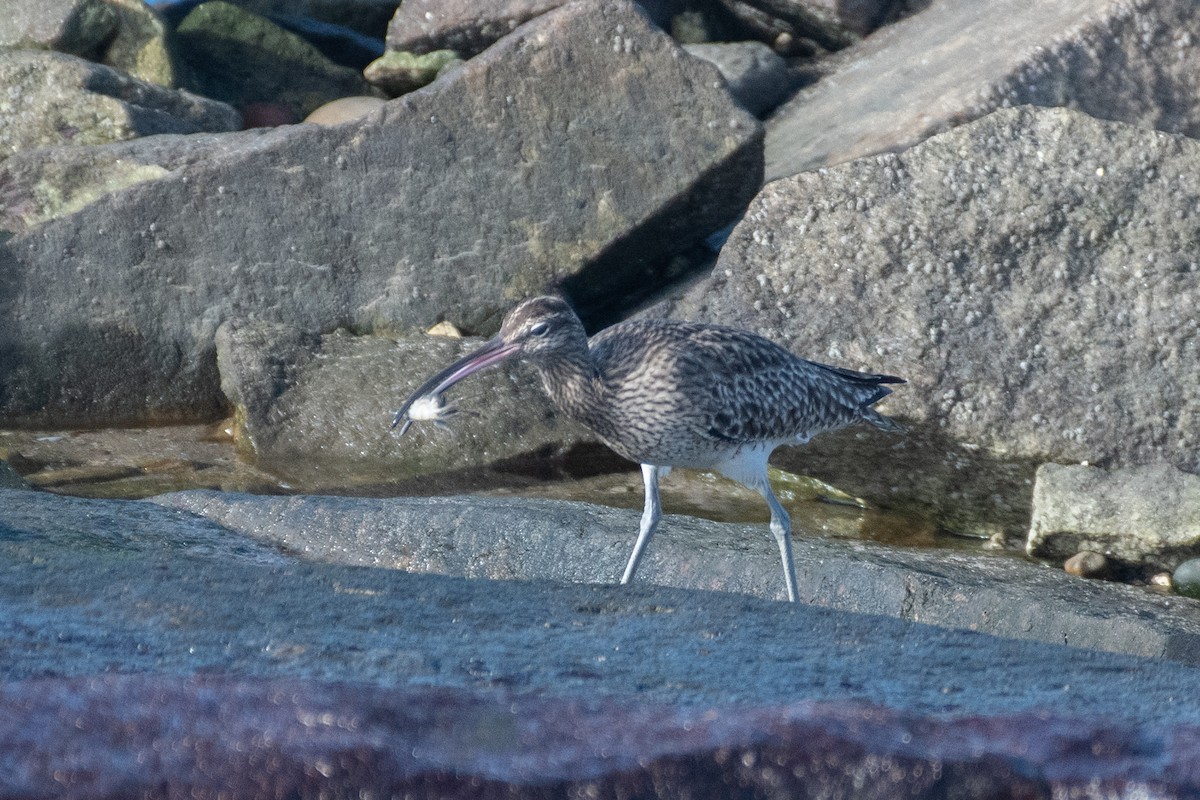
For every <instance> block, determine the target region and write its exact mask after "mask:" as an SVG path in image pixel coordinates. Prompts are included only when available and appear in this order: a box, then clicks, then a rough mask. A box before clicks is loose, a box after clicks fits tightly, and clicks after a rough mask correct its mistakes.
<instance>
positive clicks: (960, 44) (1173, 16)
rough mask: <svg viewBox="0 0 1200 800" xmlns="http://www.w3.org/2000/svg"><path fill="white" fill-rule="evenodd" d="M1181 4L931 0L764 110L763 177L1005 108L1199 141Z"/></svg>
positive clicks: (1195, 23) (1187, 1)
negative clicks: (1076, 113)
mask: <svg viewBox="0 0 1200 800" xmlns="http://www.w3.org/2000/svg"><path fill="white" fill-rule="evenodd" d="M1197 37H1200V17H1197V15H1196V14H1195V4H1194V3H1193V2H1192V0H1162V1H1160V2H1154V3H1133V2H1128V0H1045V1H1044V2H1040V3H1038V4H1037V10H1036V13H1031V12H1030V6H1029V4H1028V2H1027V1H1026V0H934V2H932V3H930V4H929V5H928V7H927V8H925V9H923V10H922V11H921V12H920V13H918V14H915V15H913V16H911V17H909V18H908V19H905V20H902V21H900V22H898V23H896V24H894V25H890V26H888V27H886V28H883V29H882V30H880V31H878V32H877V33H875V34H874V35H873V36H871V37H869V38H867V39H865V40H864V41H863V42H862V43H861V44H858V45H855V46H853V47H851V48H848V49H847V50H845V51H843V52H842V53H839V54H838V56H837V64H836V66H835V67H834V68H833V69H832V71H831V72H830V73H829V74H827V75H826V76H825V77H824V78H822V80H820V81H819V82H818V83H817V84H815V85H814V86H812V87H811V88H809V89H806V90H804V91H802V92H800V93H799V94H798V95H797V96H796V97H795V98H794V99H793V100H792V101H790V102H789V103H787V104H786V105H785V106H783V107H782V108H780V109H779V110H777V111H776V112H775V114H774V115H773V116H772V118H771V121H770V122H769V124H768V129H767V179H768V180H774V179H776V178H781V177H784V176H787V175H794V174H796V173H798V172H803V171H806V170H811V169H813V168H815V167H819V166H824V165H829V164H837V163H841V162H843V161H849V160H851V159H854V158H860V157H862V156H866V155H871V154H874V153H880V152H888V151H895V150H901V149H903V148H905V147H908V146H910V145H912V144H914V143H916V142H919V141H921V140H922V139H924V138H926V137H928V136H931V135H932V134H935V133H938V132H940V131H944V130H946V129H947V128H950V127H952V126H954V125H958V124H961V123H963V122H967V121H970V120H973V119H976V118H978V117H981V116H983V115H985V114H987V113H988V112H990V111H993V110H994V109H997V108H1000V107H1002V106H1014V105H1021V104H1024V103H1031V104H1035V105H1045V106H1070V107H1072V108H1078V109H1081V110H1083V111H1085V112H1087V113H1089V114H1092V115H1094V116H1096V117H1100V118H1102V119H1112V120H1122V121H1126V122H1131V123H1134V124H1137V125H1141V126H1144V127H1154V128H1158V129H1160V130H1165V131H1172V132H1180V133H1186V134H1188V135H1191V136H1195V135H1197V134H1200V104H1198V103H1197V102H1196V96H1197V92H1198V91H1200V68H1198V62H1200V55H1198V54H1197V51H1196V48H1195V47H1194V46H1193V45H1192V43H1193V42H1194V41H1195V40H1196V39H1197Z"/></svg>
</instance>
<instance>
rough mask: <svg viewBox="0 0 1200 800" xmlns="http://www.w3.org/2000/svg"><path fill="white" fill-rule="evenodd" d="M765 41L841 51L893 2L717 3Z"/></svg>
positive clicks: (762, 0)
mask: <svg viewBox="0 0 1200 800" xmlns="http://www.w3.org/2000/svg"><path fill="white" fill-rule="evenodd" d="M718 2H719V4H720V5H721V6H723V7H724V8H725V9H726V10H727V11H728V12H729V13H730V14H732V15H733V16H734V17H736V18H737V19H738V20H739V21H740V22H741V23H742V24H743V25H745V26H746V28H747V29H749V30H750V31H751V32H752V35H754V36H756V37H758V38H759V39H761V40H762V41H764V42H772V43H775V42H778V41H779V38H780V37H781V36H786V37H787V38H788V39H790V40H798V39H811V40H812V41H814V42H816V43H817V44H819V45H820V46H821V47H823V48H825V49H826V50H840V49H841V48H843V47H846V46H848V45H851V44H853V43H854V42H855V41H857V40H858V39H859V38H860V37H861V36H862V35H863V34H866V33H869V32H870V31H871V30H872V29H873V28H874V27H875V25H876V24H878V21H879V19H881V18H882V16H883V10H885V7H886V5H887V4H888V2H890V0H863V1H862V2H853V3H842V2H839V0H718Z"/></svg>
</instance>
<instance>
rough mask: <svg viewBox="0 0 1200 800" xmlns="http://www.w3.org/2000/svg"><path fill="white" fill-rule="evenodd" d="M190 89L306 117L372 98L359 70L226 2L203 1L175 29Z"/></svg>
mask: <svg viewBox="0 0 1200 800" xmlns="http://www.w3.org/2000/svg"><path fill="white" fill-rule="evenodd" d="M175 40H176V43H177V50H178V52H179V55H180V58H181V59H182V60H183V61H184V62H185V64H186V66H187V69H188V73H187V77H186V81H185V85H186V86H187V87H188V88H189V89H192V90H193V91H196V92H199V93H201V94H204V95H207V96H209V97H215V98H217V99H218V100H222V101H224V102H227V103H229V104H230V105H232V106H234V107H236V108H239V109H241V108H243V107H245V106H247V105H249V104H251V103H261V102H272V103H280V104H282V105H285V106H287V107H288V108H289V109H290V110H291V111H292V113H293V114H294V118H295V119H304V118H305V117H306V116H308V115H309V114H310V113H312V112H313V111H314V110H316V108H317V107H318V106H321V105H324V104H325V103H328V102H330V101H331V100H336V99H337V98H339V97H345V96H347V95H361V94H368V93H369V92H370V87H369V86H368V85H367V84H366V82H365V81H364V80H363V77H362V75H360V74H359V73H358V72H357V71H356V70H353V69H351V68H349V67H343V66H339V65H337V64H334V63H333V62H332V61H330V60H329V59H328V58H326V57H325V56H324V55H323V54H322V53H321V51H320V50H318V49H317V48H315V47H314V46H312V45H311V44H309V43H308V42H306V41H304V40H303V39H301V38H300V37H299V36H297V35H296V34H294V33H290V32H289V31H286V30H284V29H283V28H281V27H279V26H278V25H276V24H274V23H273V22H270V21H269V20H267V19H265V18H263V17H260V16H258V15H256V14H251V13H249V12H247V11H243V10H242V9H240V8H238V7H237V6H234V5H232V4H230V3H225V2H221V0H210V2H206V3H201V4H200V5H199V6H197V7H196V8H195V9H193V10H192V12H191V13H190V14H188V15H187V16H186V17H185V18H184V19H183V21H182V22H180V23H179V26H178V27H177V28H176V29H175Z"/></svg>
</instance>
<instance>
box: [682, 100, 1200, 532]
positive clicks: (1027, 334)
mask: <svg viewBox="0 0 1200 800" xmlns="http://www.w3.org/2000/svg"><path fill="white" fill-rule="evenodd" d="M1198 206H1200V142H1197V141H1195V140H1193V139H1189V138H1186V137H1183V136H1174V135H1168V134H1164V133H1160V132H1157V131H1148V130H1143V129H1141V128H1136V127H1133V126H1130V125H1124V124H1119V123H1111V122H1102V121H1098V120H1095V119H1093V118H1091V117H1088V116H1086V115H1084V114H1080V113H1078V112H1074V111H1067V110H1065V109H1040V108H1031V107H1025V108H1022V109H1006V110H1001V111H997V112H995V113H993V114H991V115H989V116H987V117H985V118H984V119H981V120H977V121H976V122H974V123H971V124H969V125H964V126H961V127H959V128H956V129H955V130H953V131H950V132H949V133H946V134H943V135H941V136H937V137H934V138H932V139H930V140H928V141H926V142H924V143H922V144H920V145H917V146H915V147H913V148H912V149H910V150H907V151H905V152H903V153H899V154H894V155H885V156H878V157H874V158H866V159H861V160H859V161H855V162H851V163H849V164H843V165H839V166H837V167H831V168H829V169H826V170H821V171H819V172H813V173H805V174H801V175H796V176H793V177H792V178H789V179H786V180H780V181H775V182H773V183H771V184H768V185H767V187H766V188H764V190H763V191H762V192H761V193H760V194H759V196H758V197H757V198H756V199H755V201H754V203H753V204H752V205H751V206H750V208H749V209H748V210H747V213H746V217H745V218H744V220H743V221H742V222H741V223H740V224H739V225H738V226H737V227H736V228H735V229H734V231H733V233H732V235H731V236H730V238H729V241H728V242H727V243H726V245H725V247H724V249H723V250H722V251H721V257H720V260H719V262H718V263H717V265H716V268H715V270H714V271H713V273H712V275H711V277H710V278H708V279H706V280H704V281H702V282H701V283H700V284H698V285H697V286H696V287H694V288H693V289H692V290H691V292H690V293H689V295H688V296H687V297H686V298H684V300H683V301H682V302H681V303H679V304H678V305H677V307H676V308H675V310H674V312H673V313H674V314H675V315H676V316H678V317H681V318H685V319H696V320H704V321H709V322H719V323H725V324H731V325H741V326H744V327H751V328H753V329H756V330H758V331H760V332H762V333H764V334H766V335H768V336H770V337H771V338H774V339H777V340H778V341H780V342H781V343H783V344H785V345H787V346H789V347H790V348H791V349H792V350H794V351H795V352H797V353H799V354H800V355H803V356H806V357H810V358H812V359H814V360H816V361H822V362H826V363H834V364H840V365H842V366H847V367H851V368H856V369H868V370H871V371H876V372H888V373H892V374H896V375H900V376H901V377H904V378H907V379H908V380H909V384H908V385H907V386H902V387H898V388H897V391H896V392H895V394H894V395H892V396H891V397H889V398H888V399H887V401H886V407H885V408H886V410H885V413H888V414H891V415H893V416H895V415H898V416H899V417H900V419H901V421H903V422H905V423H907V424H909V426H910V433H909V434H908V435H906V436H902V437H885V436H881V435H877V434H874V433H873V432H865V433H863V434H861V435H860V438H861V439H862V441H861V442H858V443H854V445H853V446H852V447H851V446H848V445H847V444H846V440H844V439H842V440H839V439H836V438H829V439H820V438H819V439H818V440H817V441H816V442H814V443H813V445H811V446H809V447H807V448H803V449H798V450H795V451H793V452H794V455H791V454H784V460H781V461H780V465H781V466H785V467H786V468H788V469H792V470H793V471H799V472H803V473H804V474H813V475H815V476H816V477H819V478H822V479H824V480H826V481H829V482H830V483H833V484H834V485H836V486H839V487H840V488H842V489H845V490H846V491H849V492H851V493H852V494H856V495H859V496H862V497H867V498H868V499H871V500H873V501H876V502H879V503H880V504H883V505H893V504H897V503H901V502H903V501H904V500H905V499H906V498H910V499H911V498H920V499H923V502H927V503H928V504H929V505H930V506H932V507H933V508H935V509H937V513H939V514H941V515H942V520H941V521H942V523H943V524H944V525H945V526H946V527H948V528H950V529H952V530H965V531H974V530H981V531H982V532H983V533H985V534H987V533H994V532H996V531H995V530H989V526H992V527H994V528H1000V529H1001V530H1003V531H1004V532H1006V533H1009V534H1011V535H1013V536H1014V537H1018V536H1019V537H1020V539H1021V540H1022V541H1023V539H1024V536H1025V533H1026V531H1027V530H1028V524H1029V513H1030V512H1029V509H1030V501H1031V497H1032V489H1033V477H1034V471H1035V470H1036V468H1037V466H1038V465H1039V464H1041V463H1044V462H1048V461H1050V462H1058V463H1080V462H1082V461H1087V462H1090V463H1093V464H1095V463H1104V464H1107V465H1112V466H1127V465H1133V464H1141V463H1152V462H1155V461H1165V462H1169V463H1171V464H1174V465H1175V466H1176V467H1178V468H1180V469H1183V470H1186V471H1190V472H1196V471H1198V470H1200V395H1197V393H1196V392H1195V391H1194V386H1193V384H1192V381H1191V378H1190V376H1192V375H1195V374H1197V373H1200V321H1198V319H1197V315H1196V313H1195V309H1196V308H1197V307H1200V284H1198V282H1197V276H1198V275H1200V260H1198V259H1197V258H1196V256H1195V252H1194V248H1193V246H1192V243H1194V242H1195V241H1197V240H1198V239H1200V217H1197V215H1196V213H1195V209H1196V208H1197V207H1198ZM826 441H829V442H833V443H834V444H833V445H832V446H829V447H827V446H826V444H825V442H826ZM786 459H792V461H790V462H789V461H787V460H786ZM796 462H798V463H799V465H797V463H796Z"/></svg>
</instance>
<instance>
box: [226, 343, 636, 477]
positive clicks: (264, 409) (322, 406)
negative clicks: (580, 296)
mask: <svg viewBox="0 0 1200 800" xmlns="http://www.w3.org/2000/svg"><path fill="white" fill-rule="evenodd" d="M481 341H482V340H479V339H448V338H445V337H438V336H426V335H423V334H417V335H415V336H412V337H409V338H405V339H401V340H399V341H392V340H390V339H385V338H382V337H376V336H349V335H345V334H333V335H329V336H325V337H322V338H321V340H320V342H317V343H311V342H305V341H304V340H303V338H302V337H300V336H297V335H296V334H295V332H294V331H292V330H289V329H287V328H283V327H282V326H265V325H261V324H260V325H257V326H249V327H247V328H244V329H241V330H233V329H231V328H230V327H229V326H224V327H222V329H221V330H220V331H219V332H218V336H217V358H218V364H219V365H220V368H221V384H222V387H223V389H224V390H225V394H226V396H227V397H229V400H230V402H231V403H232V404H233V406H234V409H235V417H236V419H237V421H238V432H237V440H238V442H239V446H240V449H241V450H242V452H244V453H246V454H247V455H248V456H250V457H252V459H253V461H254V463H255V464H256V465H257V466H258V467H259V468H262V469H266V470H269V471H270V472H272V473H274V474H276V475H279V476H281V477H283V478H284V479H285V480H286V481H287V483H288V485H289V486H291V487H292V488H293V489H294V490H301V491H333V490H336V491H345V490H347V489H350V488H352V487H362V486H384V485H388V484H394V483H395V482H397V481H400V480H403V479H405V478H410V477H413V476H417V475H425V474H434V473H445V472H450V471H453V470H460V469H466V468H471V467H486V466H488V465H490V464H493V463H495V462H497V461H502V460H503V461H506V462H508V463H509V465H510V468H511V467H512V465H513V463H514V462H515V461H516V460H517V459H519V458H521V457H525V458H528V459H530V460H531V461H533V462H537V461H545V460H549V459H550V458H551V456H552V455H553V454H555V453H557V454H565V453H567V452H569V451H570V450H571V449H572V448H573V447H577V446H578V445H580V444H581V443H583V442H590V441H593V437H592V436H591V435H590V434H588V433H587V432H586V431H585V430H583V429H582V428H579V427H577V426H574V425H571V424H569V423H567V422H565V421H563V422H559V421H557V420H556V418H555V414H554V410H553V408H552V407H551V405H550V401H549V399H547V397H546V395H545V392H544V391H543V390H542V386H541V381H540V380H538V378H537V376H536V375H535V374H534V373H533V372H532V371H531V370H528V369H521V368H516V369H511V368H502V369H499V370H494V371H491V372H488V373H485V374H484V375H482V376H479V377H477V378H475V379H474V380H472V381H471V382H470V383H466V384H462V385H461V388H459V389H456V390H454V391H452V392H451V393H450V394H449V395H447V400H448V401H449V402H450V403H452V404H454V405H456V406H457V407H458V408H459V409H461V412H462V413H460V414H459V415H457V416H455V417H453V418H452V420H451V422H450V423H449V427H450V430H449V431H446V430H441V429H439V428H437V427H434V426H433V425H430V424H428V423H422V424H417V425H416V426H415V427H414V429H413V430H412V431H410V432H409V433H408V434H407V435H406V436H405V438H404V439H399V438H397V436H396V432H395V431H394V430H392V428H391V421H392V414H393V413H394V412H395V410H396V409H397V408H399V406H400V404H401V403H402V402H403V401H404V399H405V398H406V397H408V395H409V394H411V393H412V392H413V391H415V390H416V388H417V387H418V386H420V385H421V384H422V383H424V382H425V380H426V379H427V378H428V377H429V376H431V375H433V374H434V373H436V372H438V371H440V370H441V369H442V368H444V367H446V366H447V365H449V364H450V363H452V362H453V361H455V360H457V359H458V358H459V357H461V356H463V355H465V354H466V353H467V352H469V351H470V350H473V349H474V348H475V347H477V346H478V345H479V344H480V342H481ZM347 387H355V389H354V391H352V392H347ZM614 458H615V457H614Z"/></svg>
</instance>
